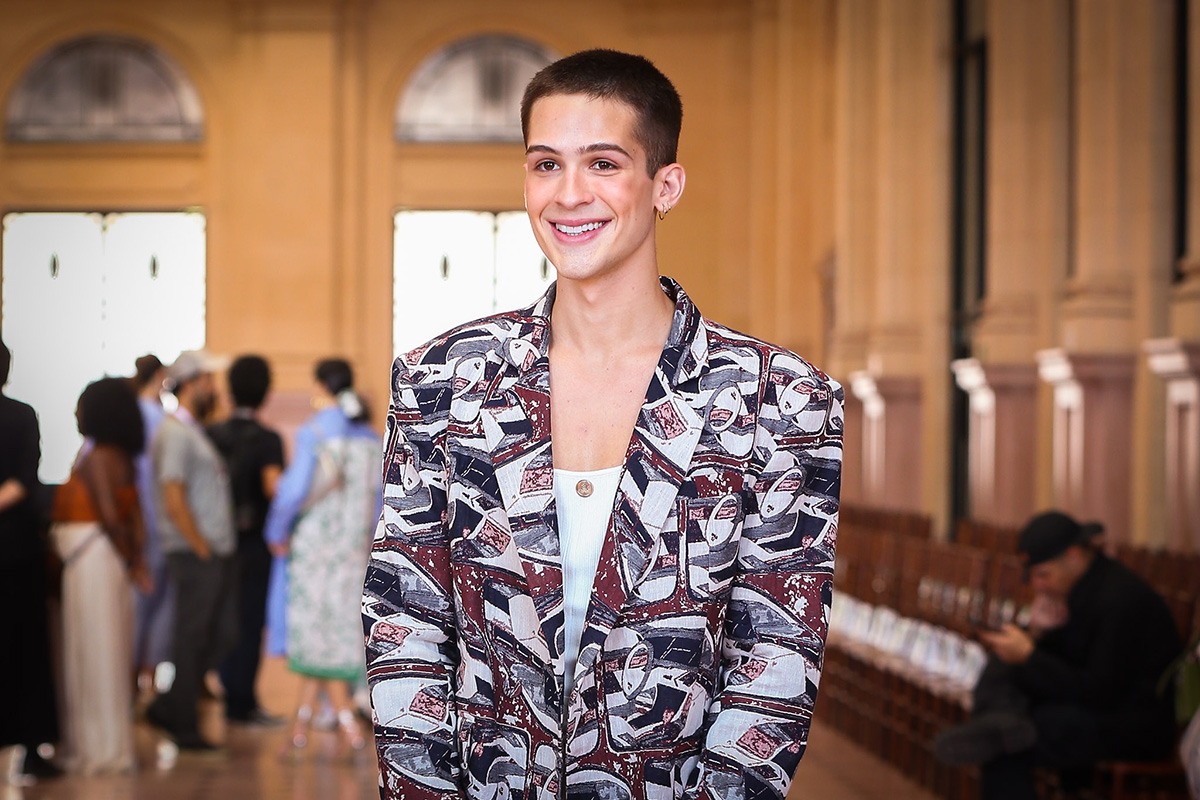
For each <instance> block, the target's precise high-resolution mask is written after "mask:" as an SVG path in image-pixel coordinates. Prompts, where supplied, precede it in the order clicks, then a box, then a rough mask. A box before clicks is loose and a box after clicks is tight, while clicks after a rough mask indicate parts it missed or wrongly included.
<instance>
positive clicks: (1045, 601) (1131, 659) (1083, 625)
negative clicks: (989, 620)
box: [935, 511, 1181, 800]
mask: <svg viewBox="0 0 1200 800" xmlns="http://www.w3.org/2000/svg"><path fill="white" fill-rule="evenodd" d="M1102 530H1103V528H1102V527H1101V526H1100V525H1096V524H1089V525H1081V524H1080V523H1078V522H1077V521H1075V520H1074V519H1072V518H1071V517H1069V516H1067V515H1066V514H1062V513H1059V512H1056V511H1052V512H1047V513H1045V514H1041V515H1039V516H1037V517H1034V518H1033V519H1032V520H1031V521H1030V522H1029V524H1028V525H1026V526H1025V529H1024V530H1023V531H1022V532H1021V537H1020V541H1019V544H1018V550H1019V551H1020V553H1021V554H1022V555H1023V556H1024V557H1025V564H1026V577H1027V579H1028V581H1029V583H1030V584H1031V587H1032V589H1033V591H1034V594H1035V595H1036V597H1037V600H1035V606H1039V605H1040V606H1042V607H1046V606H1050V607H1054V606H1055V605H1057V606H1058V607H1059V608H1061V609H1062V610H1063V613H1062V614H1061V615H1059V619H1057V620H1054V621H1053V622H1051V623H1050V624H1048V625H1043V626H1040V628H1041V629H1035V628H1034V626H1031V629H1030V630H1026V629H1024V628H1020V627H1017V626H1016V625H1011V624H1009V625H1004V626H1003V627H1002V628H1001V629H999V630H996V631H981V632H980V640H981V641H982V642H983V644H984V646H985V647H987V648H988V650H989V651H990V652H991V657H990V658H989V661H988V665H987V667H986V668H985V669H984V671H983V674H982V675H981V676H980V678H979V683H978V684H977V685H976V687H975V691H974V701H975V702H974V707H973V710H972V718H971V720H970V721H968V722H966V723H964V724H962V725H957V726H955V727H953V728H949V729H947V730H945V731H943V732H942V733H941V735H940V736H939V737H938V739H937V741H936V742H935V751H936V753H937V755H938V757H939V758H940V759H941V760H942V761H944V762H946V763H950V764H979V765H980V767H981V769H980V779H981V796H982V798H983V800H992V798H1003V799H1004V800H1025V798H1030V799H1031V800H1032V799H1035V798H1036V797H1037V793H1036V790H1035V787H1034V780H1033V770H1034V767H1037V766H1040V767H1049V768H1053V769H1057V770H1059V771H1060V772H1061V773H1062V774H1063V776H1064V779H1066V780H1067V781H1068V782H1070V780H1071V778H1072V777H1074V776H1079V775H1086V774H1087V773H1089V772H1090V768H1091V766H1092V765H1093V764H1095V763H1096V762H1098V761H1105V760H1113V759H1121V760H1141V759H1146V760H1153V759H1158V758H1164V757H1166V756H1167V755H1168V754H1169V753H1170V752H1171V748H1172V745H1173V743H1174V734H1175V726H1174V716H1173V713H1172V707H1173V705H1172V698H1171V696H1170V693H1169V692H1167V693H1165V696H1164V695H1163V694H1160V693H1159V692H1158V683H1159V679H1160V677H1161V676H1162V674H1163V672H1164V670H1165V669H1166V668H1167V666H1168V665H1169V664H1170V663H1171V661H1172V659H1173V658H1174V656H1175V654H1177V653H1178V652H1179V649H1180V646H1181V645H1180V640H1179V633H1178V631H1177V630H1176V628H1175V622H1174V620H1173V619H1172V618H1171V614H1170V611H1169V610H1168V609H1167V605H1166V603H1165V602H1164V601H1163V599H1162V598H1161V597H1160V596H1159V595H1158V594H1157V593H1156V592H1155V591H1154V590H1153V589H1152V588H1150V586H1149V584H1147V583H1146V582H1145V581H1144V580H1142V579H1141V578H1140V577H1138V576H1137V575H1136V574H1134V573H1133V572H1132V571H1130V570H1129V569H1128V568H1127V567H1125V566H1124V565H1123V564H1120V563H1119V562H1117V561H1113V560H1112V559H1110V558H1108V557H1107V556H1106V555H1104V553H1103V552H1101V551H1100V550H1099V549H1098V547H1097V546H1096V543H1095V542H1096V538H1097V536H1098V534H1099V533H1100V532H1101V531H1102ZM1052 616H1054V615H1052Z"/></svg>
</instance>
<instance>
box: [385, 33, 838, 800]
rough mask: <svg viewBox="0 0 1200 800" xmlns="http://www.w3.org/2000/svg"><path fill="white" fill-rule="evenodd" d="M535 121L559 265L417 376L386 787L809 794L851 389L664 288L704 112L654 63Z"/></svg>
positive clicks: (402, 489)
mask: <svg viewBox="0 0 1200 800" xmlns="http://www.w3.org/2000/svg"><path fill="white" fill-rule="evenodd" d="M521 110H522V123H523V129H524V133H525V143H526V154H527V155H526V163H525V200H526V207H527V209H528V212H529V219H530V223H531V225H532V226H533V230H534V232H535V235H536V236H537V239H538V242H539V243H540V244H541V247H542V249H543V251H544V252H545V254H546V256H547V258H548V259H549V260H550V261H551V262H552V263H553V264H554V266H555V268H556V269H557V270H558V281H557V283H556V284H555V285H554V286H553V287H551V289H550V290H549V291H548V292H547V294H546V295H545V297H543V298H542V299H541V300H540V301H539V302H538V303H537V304H536V305H534V306H533V307H532V308H528V309H525V310H521V311H515V312H511V313H507V314H500V315H497V316H494V317H490V318H487V319H483V320H480V321H477V322H473V323H470V324H468V325H465V326H462V327H459V328H456V329H455V330H452V331H450V332H449V333H447V334H445V335H443V336H441V337H439V338H437V339H435V340H434V341H432V342H430V343H429V344H427V345H425V346H423V347H420V348H418V349H417V350H415V351H413V352H411V353H409V354H407V355H405V356H401V357H400V358H399V359H397V360H396V363H395V366H394V368H393V397H392V406H391V409H390V412H389V415H388V440H387V443H386V445H385V456H384V471H385V475H384V510H383V515H382V518H381V520H380V524H379V527H378V530H377V532H376V535H375V544H374V551H373V557H372V561H371V564H370V566H369V567H368V571H367V579H366V585H365V588H364V598H363V615H364V616H363V619H364V626H365V631H366V635H367V662H368V680H369V682H370V684H371V689H372V702H373V707H374V715H375V723H376V728H375V730H376V743H377V746H378V751H379V761H380V793H381V796H382V797H384V798H401V797H403V798H406V799H407V800H412V799H413V798H451V797H469V798H482V797H497V796H505V797H512V798H524V799H527V800H534V798H540V799H542V800H557V799H558V798H563V797H566V796H567V795H568V794H570V795H572V796H576V797H581V796H584V795H587V796H592V797H613V798H672V797H681V796H686V797H708V798H729V799H730V800H732V798H743V797H749V796H751V795H754V796H756V797H768V796H770V797H779V798H782V797H783V796H784V795H786V793H787V789H788V785H789V783H790V781H791V777H792V773H793V772H794V770H795V768H796V765H797V762H798V761H799V760H800V756H801V754H802V752H803V750H804V746H805V743H806V740H807V735H808V728H809V722H810V720H811V715H812V708H813V702H814V700H815V696H816V688H817V678H818V676H819V672H820V666H821V656H822V649H823V647H824V640H825V633H826V620H827V617H828V607H829V600H830V590H831V579H832V575H833V548H834V540H835V538H836V530H837V509H838V503H837V498H838V489H839V475H840V464H841V429H842V417H841V398H842V393H841V388H840V387H839V386H838V385H837V384H836V383H834V382H833V381H831V380H829V379H828V378H827V377H826V376H825V375H823V374H822V373H821V372H819V371H818V370H816V369H815V368H814V367H812V366H811V365H809V364H808V363H806V362H805V361H803V360H802V359H801V358H799V357H798V356H796V355H794V354H792V353H789V352H787V351H785V350H782V349H780V348H777V347H774V346H772V345H768V344H764V343H763V342H760V341H758V340H756V339H753V338H751V337H749V336H745V335H743V334H739V333H736V332H734V331H731V330H729V329H727V328H724V327H721V326H720V325H716V324H714V323H712V322H709V321H708V320H705V319H704V318H703V317H702V316H701V315H700V312H699V310H698V309H697V308H696V306H695V305H694V304H693V303H692V302H691V300H690V299H689V298H688V296H687V295H686V294H685V293H684V291H683V289H682V288H681V287H680V286H679V284H677V283H676V282H675V281H673V280H671V279H669V278H660V277H659V274H658V264H657V259H656V255H655V238H654V231H655V216H656V214H657V215H659V216H660V218H661V217H662V216H665V214H666V213H667V212H668V211H670V209H671V207H672V206H674V205H675V204H677V203H678V202H679V198H680V196H681V195H682V193H683V189H684V180H685V175H684V170H683V167H681V166H680V165H679V164H677V163H675V151H676V145H677V142H678V137H679V128H680V120H681V117H682V107H681V104H680V101H679V96H678V94H677V93H676V92H675V89H674V87H673V86H672V85H671V83H670V82H669V81H668V80H667V79H666V77H665V76H663V75H662V73H660V72H659V71H658V70H657V69H656V68H655V67H654V66H653V65H652V64H651V63H650V62H649V61H646V60H645V59H643V58H640V57H637V56H631V55H626V54H623V53H616V52H613V51H604V50H595V51H588V52H584V53H578V54H576V55H574V56H570V57H568V58H565V59H563V60H561V61H558V62H556V63H554V64H552V65H550V66H549V67H547V68H546V69H544V70H542V71H541V72H540V73H538V75H537V76H536V77H535V78H534V79H533V81H532V82H531V83H530V84H529V86H528V87H527V88H526V91H525V97H524V100H523V102H522V109H521ZM551 431H553V436H551Z"/></svg>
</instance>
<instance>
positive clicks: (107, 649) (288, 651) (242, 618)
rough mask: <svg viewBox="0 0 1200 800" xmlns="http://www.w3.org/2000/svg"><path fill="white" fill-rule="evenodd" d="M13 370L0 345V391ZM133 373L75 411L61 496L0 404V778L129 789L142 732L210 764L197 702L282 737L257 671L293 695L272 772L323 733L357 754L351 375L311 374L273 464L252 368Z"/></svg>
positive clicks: (356, 484)
mask: <svg viewBox="0 0 1200 800" xmlns="http://www.w3.org/2000/svg"><path fill="white" fill-rule="evenodd" d="M18 357H19V354H18ZM12 358H13V355H12V353H11V352H10V351H9V350H8V348H7V347H5V346H4V345H3V344H2V343H0V389H2V387H3V385H4V384H5V383H6V382H7V379H8V374H9V368H10V366H11V362H12ZM132 366H133V367H134V371H133V375H132V376H131V377H104V378H101V379H99V380H97V381H95V382H93V383H91V384H89V385H88V386H87V387H86V388H85V389H84V390H83V392H82V394H81V395H80V396H79V400H78V404H77V407H76V421H77V424H78V429H79V433H80V434H81V435H82V436H83V444H82V446H81V447H80V449H79V452H78V455H77V456H76V458H75V461H74V464H73V466H72V468H71V471H70V475H69V476H68V477H67V479H66V480H65V481H64V482H63V483H62V484H61V485H58V486H47V485H43V484H42V483H41V482H40V480H39V477H38V464H39V459H40V453H41V446H40V435H39V425H38V418H37V415H36V414H35V413H34V411H33V409H32V408H30V407H29V406H28V405H26V404H24V403H21V402H19V401H17V400H14V399H11V398H9V397H6V396H4V395H3V393H2V392H0V608H3V609H4V613H3V614H0V640H2V641H4V642H5V643H6V647H4V648H2V649H0V707H3V708H4V709H5V713H3V714H0V749H3V750H5V751H6V754H7V756H8V757H7V758H6V759H5V760H4V762H3V763H5V764H7V765H8V766H7V768H6V770H7V774H6V776H5V777H6V778H7V780H8V781H9V782H15V783H18V784H20V783H26V784H27V783H30V782H33V781H35V780H37V779H39V778H41V779H47V778H53V777H56V776H58V775H61V774H63V773H64V772H65V773H70V774H82V775H95V774H103V773H114V772H127V771H130V770H134V769H136V768H137V766H138V764H137V763H136V762H137V758H136V754H135V749H134V739H133V726H134V721H135V719H136V718H137V717H138V716H141V717H143V718H144V720H145V721H146V722H147V723H149V724H150V725H151V726H153V727H154V728H155V729H157V730H158V731H159V732H160V734H161V736H162V737H163V738H164V739H165V740H169V741H171V742H172V743H173V744H174V746H175V747H177V748H178V750H180V751H193V752H209V751H215V750H219V749H220V747H221V746H220V745H219V744H218V743H216V742H214V741H212V740H210V739H209V738H207V737H206V736H205V735H204V734H203V733H202V731H201V728H202V726H201V725H200V720H199V715H198V711H197V707H198V703H199V702H200V701H201V700H202V699H210V700H211V699H214V698H215V699H219V700H221V701H222V703H223V708H224V714H225V716H226V719H227V720H228V721H229V723H231V724H236V725H253V726H283V725H286V724H289V720H288V718H287V717H285V716H279V715H276V714H274V713H271V712H270V711H268V710H267V709H265V708H264V707H263V706H262V704H261V703H260V702H259V698H258V696H257V693H256V690H255V686H256V681H257V678H258V673H259V667H260V662H261V659H262V656H263V654H264V653H265V654H267V655H270V656H282V657H286V658H287V662H288V666H289V668H290V669H291V670H292V671H294V672H295V673H297V674H298V675H299V676H300V678H301V681H300V686H301V689H300V695H299V697H298V698H297V702H296V707H295V708H294V709H293V710H292V713H291V715H290V725H291V728H290V731H289V733H288V735H287V737H286V746H285V748H284V751H283V752H282V753H281V756H283V757H285V758H287V759H293V758H299V757H302V756H303V754H304V748H305V747H306V745H307V743H308V735H309V730H310V727H311V726H313V725H315V724H317V725H319V724H322V722H323V723H324V724H325V725H327V726H329V727H332V728H335V729H336V730H337V731H338V732H339V734H340V737H341V740H342V742H343V746H344V747H345V748H346V749H347V750H348V751H353V750H360V749H362V748H364V747H365V744H366V733H365V731H366V727H365V726H364V725H363V721H362V719H361V716H360V714H361V709H363V708H364V707H365V706H366V702H365V676H364V674H363V673H364V670H363V654H362V642H361V635H360V633H359V631H360V629H361V628H360V623H359V604H360V598H361V588H362V577H363V573H364V571H365V568H366V562H367V558H368V553H369V550H370V543H371V536H372V532H373V530H374V527H375V522H376V520H377V519H378V516H379V511H380V506H381V503H382V497H381V488H380V480H379V463H380V456H381V442H380V439H379V436H378V435H377V434H376V433H375V431H374V430H373V429H372V428H371V426H370V423H369V418H368V409H367V406H366V404H365V402H364V401H363V398H362V397H361V396H360V395H359V393H358V392H357V391H356V390H355V386H354V372H353V369H352V368H351V366H350V364H349V363H348V362H347V361H346V360H344V359H340V358H333V359H326V360H322V361H320V362H319V363H317V364H316V367H315V370H314V381H313V394H312V407H313V412H312V414H311V416H309V417H308V419H307V420H305V422H304V423H303V425H301V427H300V428H299V429H298V431H297V433H296V436H295V440H294V442H293V443H292V447H291V448H290V451H291V456H290V460H289V461H287V463H286V464H285V458H284V445H283V440H282V438H281V437H280V435H279V433H278V432H277V431H275V430H273V429H271V428H270V427H268V426H267V425H265V424H263V422H262V420H261V419H260V416H261V410H262V408H263V406H264V403H265V402H266V400H267V397H268V394H269V392H270V389H271V368H270V365H269V364H268V363H267V361H266V360H265V359H263V358H262V357H260V356H256V355H243V356H240V357H238V358H236V359H234V360H232V361H231V362H230V361H229V360H227V359H221V358H217V357H215V356H213V355H212V354H209V353H207V352H205V351H186V352H183V353H181V354H180V355H179V356H178V358H176V359H175V360H174V361H173V362H171V363H170V364H163V363H162V362H161V361H160V360H159V359H158V358H157V357H155V356H154V355H146V356H143V357H141V358H139V359H137V361H136V364H134V365H132ZM222 377H224V381H222V380H221V378H222ZM222 383H223V385H224V387H225V389H226V390H227V391H228V394H229V402H228V403H219V402H218V401H219V386H220V385H221V384H222ZM164 397H169V398H171V399H172V400H173V402H169V403H167V408H164V403H163V400H164ZM219 406H220V407H227V408H229V409H230V410H229V411H228V413H226V414H223V415H222V417H223V418H221V419H217V418H216V411H217V409H218V407H219ZM168 408H170V410H168Z"/></svg>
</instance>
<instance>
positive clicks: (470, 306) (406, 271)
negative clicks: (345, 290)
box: [392, 211, 495, 353]
mask: <svg viewBox="0 0 1200 800" xmlns="http://www.w3.org/2000/svg"><path fill="white" fill-rule="evenodd" d="M494 249H495V247H494V244H493V221H492V215H491V214H487V213H483V212H478V211H401V212H400V213H398V214H397V215H396V237H395V267H394V269H395V273H394V276H395V277H394V301H395V302H394V306H393V325H394V328H393V338H392V343H393V347H394V348H395V350H396V352H397V353H404V352H407V351H408V350H411V349H412V348H414V347H417V346H418V345H420V344H422V343H424V342H426V341H428V340H429V339H431V338H433V337H434V336H436V335H437V334H439V333H441V332H442V331H444V330H446V329H447V328H452V327H454V326H455V325H458V324H460V323H463V322H469V321H470V320H473V319H477V318H479V317H483V316H486V315H488V314H490V313H492V307H493V297H494V291H493V286H492V284H493V280H494V274H495V267H494V261H495V255H494Z"/></svg>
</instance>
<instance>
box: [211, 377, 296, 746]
mask: <svg viewBox="0 0 1200 800" xmlns="http://www.w3.org/2000/svg"><path fill="white" fill-rule="evenodd" d="M228 384H229V392H230V394H231V395H232V397H233V406H234V408H233V413H232V414H231V415H230V417H229V419H227V420H225V421H223V422H220V423H217V424H216V425H212V426H210V427H209V429H208V435H209V437H210V438H211V439H212V440H213V443H214V444H215V445H216V446H217V450H219V451H220V453H221V456H222V457H223V458H224V459H225V465H226V467H227V468H228V470H229V482H230V486H231V488H232V489H233V508H234V524H235V525H236V527H237V553H236V555H235V557H234V563H235V572H236V578H235V580H236V582H237V587H238V640H237V644H236V645H235V646H234V648H233V650H231V651H230V652H229V655H227V656H226V657H225V660H224V662H222V664H221V683H222V685H223V686H224V687H225V716H226V718H227V719H229V720H231V721H234V722H242V723H248V724H256V725H277V724H282V722H283V720H282V719H281V718H279V717H275V716H272V715H271V714H268V713H267V712H266V711H264V710H263V708H262V706H260V705H259V702H258V697H257V695H256V694H255V690H254V684H255V680H256V679H257V677H258V666H259V660H260V655H261V653H262V643H263V636H262V634H263V624H264V622H265V621H266V608H267V583H268V581H269V580H270V577H271V553H270V551H269V550H267V544H266V541H265V540H264V539H263V525H264V524H265V523H266V519H267V509H268V508H269V507H270V504H271V498H272V497H273V496H274V494H275V484H276V481H278V479H279V475H280V473H281V472H282V471H283V441H282V440H281V439H280V438H279V434H277V433H276V432H275V431H273V430H271V429H269V428H267V427H265V426H264V425H263V424H262V423H261V422H259V421H258V416H257V415H258V410H259V409H260V408H261V407H262V405H263V402H264V400H266V397H267V392H268V390H269V389H270V387H271V368H270V366H269V365H268V364H267V362H266V360H265V359H263V358H262V357H260V356H256V355H246V356H242V357H240V358H238V359H237V360H235V361H234V362H233V365H232V366H231V367H230V368H229V373H228Z"/></svg>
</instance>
